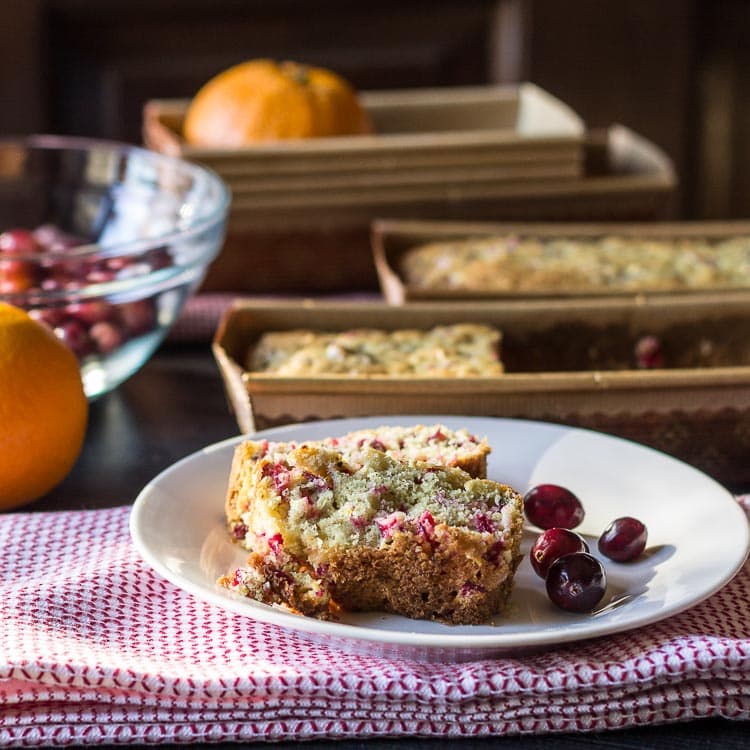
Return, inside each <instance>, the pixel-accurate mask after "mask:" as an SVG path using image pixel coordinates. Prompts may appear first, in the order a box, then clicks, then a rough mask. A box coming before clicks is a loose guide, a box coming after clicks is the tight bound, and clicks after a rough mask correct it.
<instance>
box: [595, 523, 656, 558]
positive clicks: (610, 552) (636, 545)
mask: <svg viewBox="0 0 750 750" xmlns="http://www.w3.org/2000/svg"><path fill="white" fill-rule="evenodd" d="M647 538H648V531H647V530H646V527H645V526H644V525H643V523H641V521H639V520H638V519H637V518H632V517H630V516H623V517H622V518H616V519H615V520H614V521H612V523H611V524H609V526H607V528H606V529H605V530H604V531H603V532H602V535H601V536H600V537H599V544H598V547H599V552H601V553H602V554H603V555H606V556H607V557H608V558H609V559H610V560H615V561H616V562H628V561H630V560H635V558H636V557H638V555H640V554H641V553H642V552H643V550H644V549H645V548H646V539H647Z"/></svg>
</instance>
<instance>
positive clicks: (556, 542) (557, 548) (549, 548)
mask: <svg viewBox="0 0 750 750" xmlns="http://www.w3.org/2000/svg"><path fill="white" fill-rule="evenodd" d="M588 551H589V546H588V544H586V541H585V540H584V538H583V537H582V536H580V534H576V533H575V531H570V530H569V529H560V528H557V527H554V528H551V529H547V530H546V531H544V532H542V533H541V534H540V535H539V536H538V537H537V539H536V541H535V542H534V545H533V547H532V548H531V551H530V552H529V559H530V560H531V567H532V568H534V572H535V573H536V574H537V575H538V576H539V577H540V578H546V577H547V572H548V571H549V569H550V566H551V565H552V563H553V562H555V560H557V559H558V558H559V557H562V556H563V555H569V554H571V553H572V552H588Z"/></svg>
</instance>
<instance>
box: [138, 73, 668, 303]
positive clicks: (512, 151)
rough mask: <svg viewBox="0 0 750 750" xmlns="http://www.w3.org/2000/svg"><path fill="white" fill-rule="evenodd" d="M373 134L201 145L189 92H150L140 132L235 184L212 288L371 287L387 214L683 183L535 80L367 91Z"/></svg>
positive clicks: (641, 205)
mask: <svg viewBox="0 0 750 750" xmlns="http://www.w3.org/2000/svg"><path fill="white" fill-rule="evenodd" d="M362 101H363V104H364V106H365V107H366V108H367V110H368V112H369V113H370V115H371V117H372V119H373V121H374V124H375V129H376V135H373V136H354V137H340V138H325V139H315V140H309V141H297V142H285V143H276V144H262V145H258V146H254V147H248V148H244V149H238V150H217V149H212V150H209V149H197V148H193V147H191V146H189V145H188V144H186V143H185V142H184V141H183V139H182V137H181V131H182V122H183V120H184V116H185V112H186V110H187V106H188V101H186V100H154V101H150V102H148V103H147V104H146V107H145V110H144V140H145V143H146V145H147V146H149V147H150V148H153V149H155V150H158V151H160V152H163V153H168V154H172V155H175V156H180V157H182V158H186V159H190V160H193V161H197V162H200V163H202V164H204V165H206V166H208V167H210V168H212V169H214V170H215V171H216V172H217V173H218V174H219V175H220V176H221V177H222V178H223V179H224V180H225V181H226V182H227V184H228V185H229V186H230V188H231V190H232V194H233V203H232V209H231V212H230V217H229V225H228V235H227V241H226V243H225V247H224V250H223V252H222V253H221V256H220V257H219V259H218V260H217V261H216V262H215V263H214V264H213V267H212V269H211V271H210V272H209V276H208V278H207V280H206V283H205V285H204V288H205V289H211V290H219V289H229V290H235V291H246V292H259V293H273V292H304V293H308V294H313V293H326V292H339V291H349V290H352V289H375V288H376V286H377V277H376V274H375V269H374V267H373V264H372V259H371V255H370V247H369V230H370V224H371V222H372V221H373V220H374V219H376V218H380V217H401V218H433V219H512V218H517V219H526V218H535V219H589V218H602V219H605V218H622V219H625V218H627V219H629V218H641V219H650V218H659V216H660V215H663V214H664V212H665V211H668V201H669V198H670V197H671V194H672V192H673V190H674V187H675V184H676V180H675V177H674V172H673V170H672V167H671V164H670V162H669V160H668V159H666V158H665V157H664V155H663V154H662V153H661V152H659V150H658V149H656V148H655V147H654V146H653V145H652V144H649V143H648V142H646V141H644V140H643V139H641V138H639V137H638V136H637V135H635V134H634V133H632V132H630V131H628V130H627V129H625V128H621V127H616V128H613V129H611V130H610V131H609V132H607V133H606V134H604V136H602V135H601V134H599V135H597V134H591V133H587V132H586V129H585V127H584V124H583V123H582V121H581V119H580V118H579V117H578V116H577V115H576V114H575V113H574V112H573V111H572V110H571V109H570V108H569V107H568V106H567V105H565V104H564V103H562V102H560V101H559V100H558V99H556V98H555V97H553V96H552V95H550V94H549V93H547V92H545V91H543V90H541V89H540V88H538V87H537V86H534V85H533V84H528V83H525V84H521V85H519V86H483V87H470V88H444V89H420V90H398V91H393V92H365V93H363V94H362Z"/></svg>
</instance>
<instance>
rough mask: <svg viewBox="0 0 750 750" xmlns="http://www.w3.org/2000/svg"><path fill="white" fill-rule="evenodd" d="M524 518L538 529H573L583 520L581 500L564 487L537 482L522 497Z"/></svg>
mask: <svg viewBox="0 0 750 750" xmlns="http://www.w3.org/2000/svg"><path fill="white" fill-rule="evenodd" d="M523 509H524V511H525V513H526V518H528V519H529V521H531V523H533V524H534V525H535V526H538V527H539V528H540V529H551V528H553V527H559V528H563V529H573V528H575V527H576V526H578V524H580V523H581V521H583V517H584V515H585V514H584V510H583V506H582V505H581V501H580V500H579V499H578V498H577V497H576V496H575V495H574V494H573V493H572V492H571V491H570V490H568V489H565V487H560V486H559V485H557V484H538V485H537V486H536V487H532V488H531V489H530V490H529V491H528V492H527V493H526V495H524V498H523Z"/></svg>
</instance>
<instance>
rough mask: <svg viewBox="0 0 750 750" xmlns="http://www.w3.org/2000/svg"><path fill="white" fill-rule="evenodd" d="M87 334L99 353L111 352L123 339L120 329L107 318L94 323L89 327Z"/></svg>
mask: <svg viewBox="0 0 750 750" xmlns="http://www.w3.org/2000/svg"><path fill="white" fill-rule="evenodd" d="M89 336H90V337H91V339H92V341H93V342H94V343H95V344H96V348H97V350H98V351H99V352H100V353H101V354H111V353H112V352H113V351H114V350H115V349H117V348H118V347H119V346H121V345H122V343H123V341H124V340H125V337H124V336H123V333H122V330H121V329H120V328H119V327H118V326H116V325H114V324H113V323H110V322H109V321H107V320H101V321H99V322H98V323H94V325H92V326H91V328H89Z"/></svg>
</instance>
